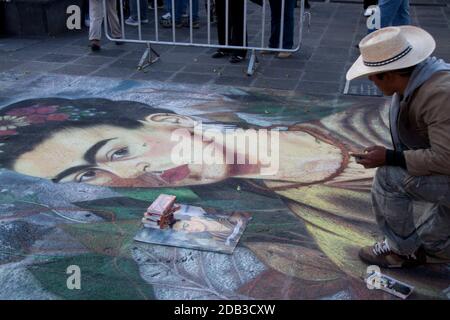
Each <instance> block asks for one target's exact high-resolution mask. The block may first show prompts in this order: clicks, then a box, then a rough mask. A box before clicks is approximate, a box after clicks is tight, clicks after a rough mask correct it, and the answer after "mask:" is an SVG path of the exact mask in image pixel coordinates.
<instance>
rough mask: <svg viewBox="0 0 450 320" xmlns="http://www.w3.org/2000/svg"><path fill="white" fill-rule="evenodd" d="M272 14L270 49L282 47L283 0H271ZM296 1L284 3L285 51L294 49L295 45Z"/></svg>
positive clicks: (290, 0)
mask: <svg viewBox="0 0 450 320" xmlns="http://www.w3.org/2000/svg"><path fill="white" fill-rule="evenodd" d="M269 3H270V12H271V33H270V39H269V47H270V48H278V47H279V46H280V30H281V0H269ZM295 3H296V0H286V1H285V3H284V27H283V49H292V47H293V45H294V7H295Z"/></svg>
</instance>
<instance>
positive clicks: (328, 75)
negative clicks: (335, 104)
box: [301, 71, 343, 82]
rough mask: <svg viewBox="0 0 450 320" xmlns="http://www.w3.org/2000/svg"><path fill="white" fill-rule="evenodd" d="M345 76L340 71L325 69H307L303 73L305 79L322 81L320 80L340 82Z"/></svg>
mask: <svg viewBox="0 0 450 320" xmlns="http://www.w3.org/2000/svg"><path fill="white" fill-rule="evenodd" d="M342 78H343V74H342V73H340V72H325V71H307V72H305V73H304V74H303V76H302V78H301V79H302V80H303V81H320V82H339V81H341V80H343V79H342Z"/></svg>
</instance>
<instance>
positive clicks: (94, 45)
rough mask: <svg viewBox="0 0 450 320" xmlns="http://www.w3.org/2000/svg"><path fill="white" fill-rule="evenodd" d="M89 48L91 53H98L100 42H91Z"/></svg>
mask: <svg viewBox="0 0 450 320" xmlns="http://www.w3.org/2000/svg"><path fill="white" fill-rule="evenodd" d="M90 47H91V50H92V51H99V50H100V41H99V40H92V41H91V45H90Z"/></svg>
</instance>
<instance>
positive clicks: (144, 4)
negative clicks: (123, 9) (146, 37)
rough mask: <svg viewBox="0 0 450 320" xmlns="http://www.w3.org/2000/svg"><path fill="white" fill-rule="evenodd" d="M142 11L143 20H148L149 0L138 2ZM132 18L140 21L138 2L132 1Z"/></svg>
mask: <svg viewBox="0 0 450 320" xmlns="http://www.w3.org/2000/svg"><path fill="white" fill-rule="evenodd" d="M138 1H139V5H140V9H141V19H142V20H147V11H148V0H138ZM130 17H131V18H132V19H134V20H136V21H137V20H138V9H137V2H136V0H130Z"/></svg>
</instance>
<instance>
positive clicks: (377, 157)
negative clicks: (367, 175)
mask: <svg viewBox="0 0 450 320" xmlns="http://www.w3.org/2000/svg"><path fill="white" fill-rule="evenodd" d="M355 156H356V162H357V163H359V164H362V165H363V166H364V168H366V169H369V168H377V167H381V166H384V165H385V164H386V148H385V147H382V146H372V147H368V148H366V149H364V153H362V154H355Z"/></svg>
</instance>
